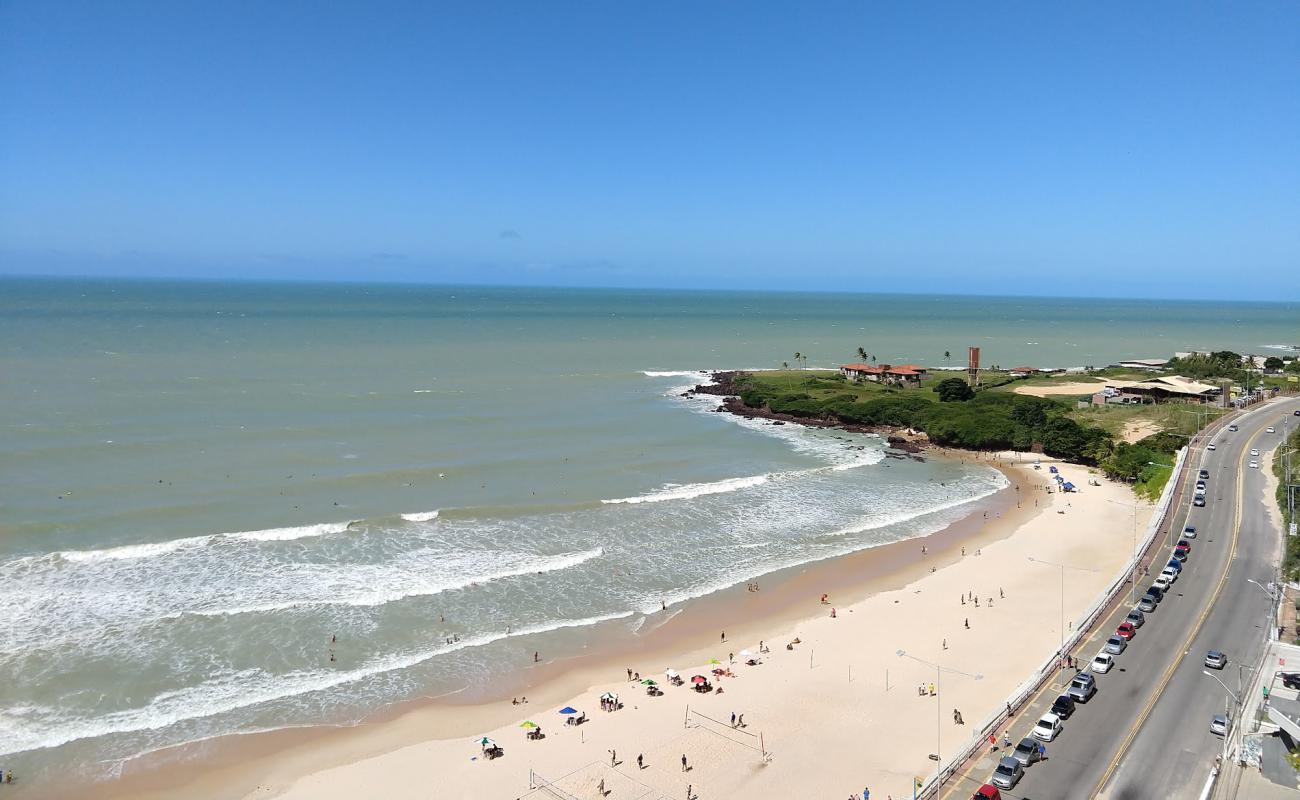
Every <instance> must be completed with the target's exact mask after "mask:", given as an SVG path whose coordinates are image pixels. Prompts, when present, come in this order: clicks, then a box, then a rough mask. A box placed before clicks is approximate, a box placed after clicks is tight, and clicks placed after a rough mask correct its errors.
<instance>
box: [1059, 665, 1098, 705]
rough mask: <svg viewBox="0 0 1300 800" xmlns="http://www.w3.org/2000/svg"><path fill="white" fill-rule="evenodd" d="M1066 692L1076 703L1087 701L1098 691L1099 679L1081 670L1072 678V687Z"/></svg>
mask: <svg viewBox="0 0 1300 800" xmlns="http://www.w3.org/2000/svg"><path fill="white" fill-rule="evenodd" d="M1065 693H1066V694H1068V695H1069V696H1070V697H1073V698H1074V702H1076V703H1086V702H1088V701H1089V700H1091V699H1092V696H1093V695H1094V694H1096V693H1097V679H1096V678H1094V677H1092V675H1090V674H1089V673H1087V672H1080V673H1079V674H1078V675H1075V676H1074V677H1073V678H1071V679H1070V688H1068V689H1066V690H1065Z"/></svg>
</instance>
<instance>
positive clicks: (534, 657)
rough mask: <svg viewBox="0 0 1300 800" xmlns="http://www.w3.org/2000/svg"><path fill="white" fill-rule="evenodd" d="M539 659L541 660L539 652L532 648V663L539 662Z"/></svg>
mask: <svg viewBox="0 0 1300 800" xmlns="http://www.w3.org/2000/svg"><path fill="white" fill-rule="evenodd" d="M541 660H542V656H541V654H540V653H538V652H537V651H536V650H534V651H533V663H534V664H536V663H537V662H539V661H541Z"/></svg>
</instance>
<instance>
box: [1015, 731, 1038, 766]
mask: <svg viewBox="0 0 1300 800" xmlns="http://www.w3.org/2000/svg"><path fill="white" fill-rule="evenodd" d="M1011 757H1012V758H1014V759H1015V760H1017V761H1019V762H1020V766H1022V767H1027V766H1029V765H1030V764H1032V763H1034V762H1035V761H1037V760H1038V742H1035V741H1034V740H1033V739H1030V738H1029V737H1025V738H1024V739H1021V740H1020V744H1018V745H1016V749H1015V750H1014V751H1012V753H1011Z"/></svg>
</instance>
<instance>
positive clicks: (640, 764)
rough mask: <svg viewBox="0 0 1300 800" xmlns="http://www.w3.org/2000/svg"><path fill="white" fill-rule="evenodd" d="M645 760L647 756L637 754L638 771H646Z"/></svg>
mask: <svg viewBox="0 0 1300 800" xmlns="http://www.w3.org/2000/svg"><path fill="white" fill-rule="evenodd" d="M644 759H645V754H644V753H637V754H636V768H637V769H645V763H644Z"/></svg>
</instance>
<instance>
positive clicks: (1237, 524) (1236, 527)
mask: <svg viewBox="0 0 1300 800" xmlns="http://www.w3.org/2000/svg"><path fill="white" fill-rule="evenodd" d="M1262 433H1263V428H1261V429H1260V430H1258V431H1256V432H1255V435H1254V436H1251V437H1250V438H1249V439H1247V440H1246V447H1245V448H1243V455H1242V460H1243V461H1244V460H1245V458H1246V456H1245V451H1247V450H1249V449H1250V446H1251V445H1252V444H1254V441H1255V440H1256V439H1258V438H1259V437H1260V435H1261V434H1262ZM1245 476H1246V468H1245V467H1242V466H1241V465H1240V464H1238V469H1237V513H1236V514H1235V519H1234V521H1233V526H1232V549H1231V550H1230V551H1229V553H1228V558H1227V559H1225V560H1224V562H1223V574H1222V575H1220V576H1219V583H1218V585H1217V586H1215V587H1214V594H1213V595H1211V597H1210V601H1209V602H1208V603H1207V604H1206V605H1205V608H1204V610H1202V611H1201V615H1200V617H1199V618H1197V620H1196V625H1195V626H1194V627H1193V628H1192V630H1191V632H1190V633H1189V634H1188V636H1187V640H1186V642H1184V643H1183V656H1184V657H1186V656H1187V655H1188V654H1190V653H1191V649H1192V642H1193V641H1195V639H1196V637H1197V636H1198V635H1200V632H1201V627H1202V626H1203V625H1204V624H1205V620H1206V619H1207V618H1209V616H1210V612H1211V611H1212V610H1213V609H1214V604H1215V603H1217V602H1218V601H1219V595H1220V594H1222V592H1223V587H1224V586H1225V585H1226V584H1227V582H1228V573H1229V571H1230V568H1231V567H1232V562H1233V560H1235V559H1236V556H1237V539H1238V537H1239V535H1240V533H1241V512H1242V507H1243V506H1244V505H1245V503H1244V497H1245V493H1244V486H1245ZM1181 663H1183V660H1182V659H1181V658H1180V659H1176V660H1175V661H1174V662H1173V663H1171V664H1170V665H1169V668H1168V669H1166V670H1165V674H1164V676H1163V677H1162V678H1161V680H1160V683H1159V685H1158V686H1156V690H1155V693H1154V694H1152V695H1151V698H1150V699H1149V700H1148V701H1147V703H1146V705H1145V706H1143V708H1142V713H1141V714H1140V715H1139V716H1138V718H1137V720H1136V721H1135V722H1134V723H1133V726H1132V727H1131V728H1130V729H1129V732H1128V735H1127V736H1125V737H1124V741H1123V742H1122V743H1120V747H1119V750H1118V751H1116V753H1115V758H1114V759H1113V760H1112V761H1111V762H1110V766H1108V767H1107V768H1106V772H1105V774H1103V775H1102V776H1101V780H1100V781H1098V782H1097V785H1096V786H1094V787H1093V789H1092V794H1091V795H1090V796H1092V797H1097V796H1099V795H1100V794H1101V790H1102V789H1103V788H1105V786H1106V784H1107V783H1108V782H1109V781H1110V779H1111V776H1112V775H1113V774H1114V772H1115V768H1116V767H1118V766H1119V762H1120V761H1123V760H1124V756H1125V755H1126V754H1127V753H1128V749H1129V747H1130V746H1132V744H1133V740H1134V739H1135V738H1137V734H1138V731H1140V730H1141V728H1142V726H1143V725H1144V724H1146V721H1147V717H1149V716H1151V711H1152V710H1153V709H1154V708H1155V705H1156V703H1158V702H1159V701H1160V697H1161V695H1163V694H1164V692H1165V688H1166V687H1168V685H1169V681H1170V679H1172V678H1173V676H1174V671H1175V670H1177V669H1178V665H1179V664H1181Z"/></svg>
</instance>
